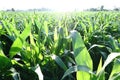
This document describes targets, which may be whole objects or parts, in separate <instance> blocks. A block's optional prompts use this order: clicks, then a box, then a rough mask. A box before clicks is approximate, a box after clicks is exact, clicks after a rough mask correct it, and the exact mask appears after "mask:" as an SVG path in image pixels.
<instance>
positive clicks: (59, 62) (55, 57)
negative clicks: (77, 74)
mask: <svg viewBox="0 0 120 80" xmlns="http://www.w3.org/2000/svg"><path fill="white" fill-rule="evenodd" d="M51 58H52V59H53V60H55V61H56V63H57V64H58V65H59V66H60V67H61V68H62V69H63V70H65V71H66V70H67V66H66V65H65V64H64V62H63V61H62V59H61V58H60V57H59V56H56V55H54V54H53V55H52V56H51Z"/></svg>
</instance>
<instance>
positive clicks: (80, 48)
mask: <svg viewBox="0 0 120 80" xmlns="http://www.w3.org/2000/svg"><path fill="white" fill-rule="evenodd" d="M71 37H72V45H73V50H74V57H75V61H76V63H77V65H85V66H88V67H89V68H90V69H91V70H92V59H91V57H90V55H89V53H88V50H87V48H86V47H85V45H84V42H83V40H82V37H81V35H80V34H79V33H78V32H77V31H75V30H73V31H72V32H71ZM81 79H82V80H90V75H89V74H88V73H85V72H80V71H79V72H77V80H81Z"/></svg>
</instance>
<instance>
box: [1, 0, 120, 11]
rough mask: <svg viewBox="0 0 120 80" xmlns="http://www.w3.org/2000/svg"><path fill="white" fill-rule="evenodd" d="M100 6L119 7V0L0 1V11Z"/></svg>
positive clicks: (60, 9)
mask: <svg viewBox="0 0 120 80" xmlns="http://www.w3.org/2000/svg"><path fill="white" fill-rule="evenodd" d="M101 5H104V7H105V8H106V9H113V8H115V7H120V0H1V1H0V10H6V9H11V8H14V9H15V10H16V9H20V10H27V9H33V8H49V9H53V10H56V11H73V10H75V9H76V10H84V9H87V8H98V7H100V6H101Z"/></svg>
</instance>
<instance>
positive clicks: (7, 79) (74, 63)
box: [0, 12, 120, 80]
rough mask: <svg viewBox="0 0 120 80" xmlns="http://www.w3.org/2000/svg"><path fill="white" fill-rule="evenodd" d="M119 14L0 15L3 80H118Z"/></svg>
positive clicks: (11, 13) (46, 13)
mask: <svg viewBox="0 0 120 80" xmlns="http://www.w3.org/2000/svg"><path fill="white" fill-rule="evenodd" d="M119 16H120V13H119V12H95V13H94V12H81V13H77V12H74V13H49V12H34V13H33V12H0V80H119V79H120V60H119V59H120V26H119V25H120V18H119Z"/></svg>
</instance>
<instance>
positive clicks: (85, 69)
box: [61, 65, 94, 80]
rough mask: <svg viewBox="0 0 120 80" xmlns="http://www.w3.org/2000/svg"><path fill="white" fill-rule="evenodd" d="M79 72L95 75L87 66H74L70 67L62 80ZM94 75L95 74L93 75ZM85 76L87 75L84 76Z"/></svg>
mask: <svg viewBox="0 0 120 80" xmlns="http://www.w3.org/2000/svg"><path fill="white" fill-rule="evenodd" d="M77 71H82V72H85V73H86V72H87V73H89V74H93V72H92V71H91V69H90V68H89V67H87V66H83V65H77V66H72V67H70V68H69V69H68V70H67V71H66V72H65V73H64V75H63V77H62V79H61V80H63V79H64V78H65V77H66V76H68V75H70V74H72V73H74V72H77ZM93 75H94V74H93ZM84 76H85V75H84ZM79 80H83V79H82V78H81V79H79Z"/></svg>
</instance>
